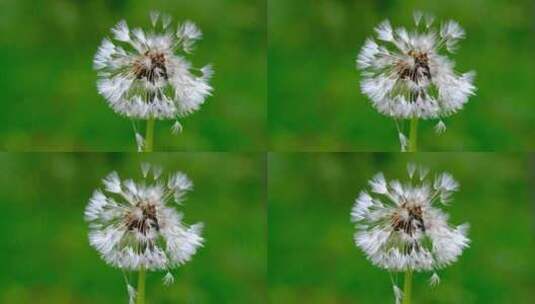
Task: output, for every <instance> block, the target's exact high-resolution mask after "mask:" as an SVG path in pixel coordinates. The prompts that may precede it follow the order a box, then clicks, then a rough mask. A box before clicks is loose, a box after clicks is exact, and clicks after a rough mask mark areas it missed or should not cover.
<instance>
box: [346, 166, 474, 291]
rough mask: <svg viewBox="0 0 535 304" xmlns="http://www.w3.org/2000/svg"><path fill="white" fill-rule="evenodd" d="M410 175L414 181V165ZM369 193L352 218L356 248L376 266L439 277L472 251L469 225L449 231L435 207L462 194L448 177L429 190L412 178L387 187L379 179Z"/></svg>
mask: <svg viewBox="0 0 535 304" xmlns="http://www.w3.org/2000/svg"><path fill="white" fill-rule="evenodd" d="M408 171H409V176H413V174H412V173H413V172H414V171H415V169H414V167H413V165H411V166H409V169H408ZM411 172H412V173H411ZM370 187H371V191H372V194H369V193H368V192H366V191H364V192H362V193H361V194H360V195H359V196H358V198H357V199H356V202H355V205H354V206H353V209H352V212H351V218H352V221H353V222H354V223H355V224H356V230H357V231H356V233H355V243H356V245H357V246H358V247H359V248H360V249H362V251H363V252H364V253H365V254H366V255H367V257H368V259H369V260H370V261H371V263H372V264H374V265H376V266H378V267H380V268H383V269H385V270H388V271H392V272H401V271H435V270H438V269H442V268H444V267H446V266H448V265H450V264H451V263H454V262H455V261H456V260H457V259H458V257H459V256H460V255H461V254H462V252H463V250H464V249H465V248H467V247H468V246H469V243H470V240H469V239H468V237H467V229H468V225H467V224H463V225H460V226H457V227H452V226H450V225H449V224H448V222H447V220H448V215H447V214H446V213H444V212H443V211H442V210H440V209H439V208H437V207H436V202H437V201H440V202H442V203H444V202H443V198H444V197H445V198H448V199H449V198H450V197H451V195H452V193H453V192H455V191H457V190H458V189H459V185H458V183H457V182H456V181H455V180H454V179H453V177H452V176H451V175H450V174H447V173H442V174H439V175H437V177H436V178H435V181H434V183H433V186H432V187H431V186H430V184H429V183H428V182H426V181H425V180H423V181H420V183H419V184H418V183H415V180H414V178H410V182H407V183H403V184H402V183H401V182H399V181H390V182H388V181H386V179H385V178H384V175H383V174H382V173H379V174H377V175H376V176H374V177H373V178H372V180H370ZM433 280H434V281H436V277H435V278H434V279H433Z"/></svg>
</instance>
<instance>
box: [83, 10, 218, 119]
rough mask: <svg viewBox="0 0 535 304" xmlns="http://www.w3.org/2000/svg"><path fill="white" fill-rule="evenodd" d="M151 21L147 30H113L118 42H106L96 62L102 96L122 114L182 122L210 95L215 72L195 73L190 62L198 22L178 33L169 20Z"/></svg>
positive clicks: (124, 27)
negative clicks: (150, 25) (188, 58)
mask: <svg viewBox="0 0 535 304" xmlns="http://www.w3.org/2000/svg"><path fill="white" fill-rule="evenodd" d="M150 17H151V23H152V27H151V28H150V29H148V30H143V29H141V28H134V29H130V28H129V27H128V25H127V23H126V21H124V20H122V21H120V22H119V23H118V24H117V25H116V26H115V27H113V28H112V30H111V32H112V34H113V39H109V38H104V40H103V41H102V43H101V45H100V47H99V48H98V51H97V53H96V55H95V57H94V61H93V63H94V68H95V70H97V71H98V76H99V79H98V81H97V87H98V92H99V93H100V94H101V95H102V96H103V97H104V98H105V99H106V101H107V103H108V104H109V106H110V107H111V108H112V109H113V110H114V111H115V112H117V113H119V114H120V115H123V116H126V117H129V118H132V119H142V120H146V119H156V120H165V119H176V120H177V121H178V119H179V118H182V117H184V116H187V115H189V114H191V113H193V112H195V111H197V110H198V109H199V108H200V107H201V105H202V104H203V103H204V101H205V99H206V97H207V96H209V95H210V94H211V92H212V87H211V86H210V85H209V83H208V82H209V80H210V78H211V76H212V74H213V71H212V68H211V67H210V66H209V65H207V66H205V67H203V68H201V69H194V68H193V67H192V64H191V63H190V62H189V61H188V60H187V59H186V57H185V56H186V55H188V54H190V53H191V52H192V50H193V48H194V45H195V42H196V41H198V40H199V39H201V37H202V33H201V31H200V30H199V28H198V27H197V26H196V25H195V24H194V23H192V22H191V21H186V22H184V23H182V24H179V25H178V26H177V27H176V28H175V27H172V26H171V18H170V17H169V16H167V15H164V16H162V17H161V18H159V17H160V14H159V13H156V12H153V13H151V15H150ZM159 19H161V22H159ZM175 129H177V128H176V127H175Z"/></svg>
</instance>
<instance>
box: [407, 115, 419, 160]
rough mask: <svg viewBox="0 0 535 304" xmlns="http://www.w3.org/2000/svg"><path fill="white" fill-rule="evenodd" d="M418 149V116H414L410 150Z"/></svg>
mask: <svg viewBox="0 0 535 304" xmlns="http://www.w3.org/2000/svg"><path fill="white" fill-rule="evenodd" d="M416 151H418V117H413V118H412V119H411V130H410V134H409V152H416Z"/></svg>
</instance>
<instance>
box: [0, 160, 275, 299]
mask: <svg viewBox="0 0 535 304" xmlns="http://www.w3.org/2000/svg"><path fill="white" fill-rule="evenodd" d="M140 161H149V162H150V163H153V164H160V165H162V166H163V167H164V168H165V172H174V171H176V170H180V171H183V172H184V173H186V174H187V175H188V176H189V177H190V178H191V179H192V181H193V182H194V185H195V187H194V188H195V189H194V190H193V191H192V192H191V193H189V194H188V197H187V200H186V201H185V202H184V204H183V205H182V206H180V207H177V209H178V210H180V211H183V212H184V214H185V218H184V220H185V222H186V223H187V224H193V223H196V222H204V224H205V229H204V233H203V236H204V237H205V239H206V243H205V246H204V247H203V248H201V249H200V250H199V251H198V252H197V254H196V255H195V256H194V257H193V259H192V260H191V261H190V262H189V263H187V264H185V265H184V266H182V267H180V268H178V269H177V271H175V274H176V276H175V279H176V281H175V283H174V284H173V285H171V286H170V287H165V286H164V285H163V283H162V278H163V275H165V273H154V272H151V273H149V274H148V279H147V297H148V302H147V303H164V304H165V303H265V298H266V294H267V292H266V251H267V249H266V207H265V202H264V199H265V162H266V160H265V157H264V156H262V155H258V154H246V153H244V154H233V155H230V154H225V153H197V154H189V153H173V154H158V153H153V154H151V156H150V157H149V156H140V155H139V154H118V153H108V154H100V153H89V154H76V153H67V154H64V153H53V154H49V153H19V154H6V153H3V154H0V167H2V171H1V172H0V189H1V191H0V209H1V210H2V220H1V221H0V241H1V243H2V246H1V249H2V250H0V261H1V264H2V271H0V303H54V304H56V303H76V304H84V303H88V304H89V303H114V304H115V303H127V302H128V298H127V294H126V286H125V283H124V279H123V275H122V272H121V271H120V270H118V269H114V268H111V267H109V266H107V265H106V264H105V263H104V262H103V261H102V260H101V259H100V257H99V255H98V253H97V251H96V250H95V249H93V248H92V247H90V246H89V243H88V237H87V232H88V225H87V223H86V222H85V221H84V217H83V213H84V209H85V207H86V204H87V202H88V200H89V198H90V196H91V194H92V192H93V190H94V189H96V188H102V183H101V179H102V178H103V177H105V176H106V175H107V174H108V173H109V172H111V171H113V170H117V171H118V173H119V174H120V176H122V177H133V178H135V179H139V177H140V176H141V174H140V170H139V163H140ZM132 283H133V284H134V285H135V283H136V282H135V280H134V282H132Z"/></svg>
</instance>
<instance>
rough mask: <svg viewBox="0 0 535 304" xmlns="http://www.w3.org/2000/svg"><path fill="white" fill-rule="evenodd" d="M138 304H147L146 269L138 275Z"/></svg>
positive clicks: (142, 269) (141, 270)
mask: <svg viewBox="0 0 535 304" xmlns="http://www.w3.org/2000/svg"><path fill="white" fill-rule="evenodd" d="M136 304H145V268H141V269H140V270H139V273H138V277H137V293H136Z"/></svg>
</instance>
